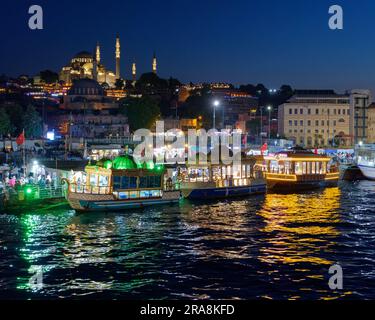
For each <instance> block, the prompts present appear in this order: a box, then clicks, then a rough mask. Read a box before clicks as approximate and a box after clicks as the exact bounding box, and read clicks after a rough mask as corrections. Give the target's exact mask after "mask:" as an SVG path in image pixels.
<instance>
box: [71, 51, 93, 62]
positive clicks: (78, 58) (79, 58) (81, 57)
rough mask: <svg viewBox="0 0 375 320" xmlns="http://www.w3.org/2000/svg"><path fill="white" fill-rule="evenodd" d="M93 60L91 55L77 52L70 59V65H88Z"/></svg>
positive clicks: (85, 52)
mask: <svg viewBox="0 0 375 320" xmlns="http://www.w3.org/2000/svg"><path fill="white" fill-rule="evenodd" d="M93 60H94V58H93V55H92V53H90V52H87V51H81V52H78V53H77V54H76V55H75V56H74V58H73V59H72V63H80V64H82V63H90V62H92V61H93Z"/></svg>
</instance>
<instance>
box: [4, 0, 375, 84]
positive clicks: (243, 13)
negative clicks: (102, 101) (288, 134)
mask: <svg viewBox="0 0 375 320" xmlns="http://www.w3.org/2000/svg"><path fill="white" fill-rule="evenodd" d="M32 4H39V5H41V6H42V7H43V9H44V30H42V31H32V30H30V29H29V28H28V25H27V22H28V18H29V15H28V8H29V6H30V5H32ZM333 4H339V5H342V6H343V9H344V30H343V31H332V30H330V29H329V28H328V19H329V15H328V8H329V6H330V5H333ZM374 16H375V1H373V0H358V1H354V0H346V1H339V0H334V1H333V0H332V1H326V0H269V1H266V0H231V1H228V0H225V1H224V0H189V1H178V0H158V1H156V0H118V1H116V0H106V1H104V0H101V1H97V0H90V1H89V0H76V1H72V0H59V1H57V0H48V1H43V0H33V1H25V0H17V1H15V0H2V1H1V12H0V21H1V22H0V23H1V47H0V48H1V50H0V73H5V74H8V75H12V76H16V75H18V74H21V73H26V74H30V75H31V74H36V73H37V72H39V71H40V70H42V69H46V68H49V69H52V70H55V71H58V70H59V69H60V68H61V67H62V66H63V65H65V64H67V63H68V61H69V60H70V59H71V58H72V56H73V55H74V54H75V53H77V52H79V51H82V50H93V48H94V46H95V44H96V42H97V41H99V42H100V43H101V46H102V62H103V63H104V64H105V65H106V66H107V67H108V68H110V69H112V70H113V69H114V64H115V60H114V44H115V36H116V33H119V35H120V38H121V44H122V61H121V67H122V75H124V73H125V76H126V77H128V78H129V77H130V69H131V62H132V60H133V58H135V59H136V61H137V65H138V73H142V72H148V71H150V69H151V59H152V55H153V51H154V50H155V51H156V53H157V56H158V62H159V73H160V76H162V77H169V76H174V77H176V78H178V79H180V80H181V81H184V82H188V81H193V82H198V81H200V82H203V81H223V82H231V83H234V84H239V83H259V82H261V83H264V84H265V85H266V86H268V87H270V88H271V87H279V86H280V85H282V84H291V85H292V86H293V87H295V88H334V89H337V90H338V91H343V90H345V89H350V88H370V89H375V72H374V71H375V50H374V49H375V24H374V22H373V21H374Z"/></svg>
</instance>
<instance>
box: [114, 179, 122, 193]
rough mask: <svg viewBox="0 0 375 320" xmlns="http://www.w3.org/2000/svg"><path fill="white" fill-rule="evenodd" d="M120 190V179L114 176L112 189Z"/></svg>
mask: <svg viewBox="0 0 375 320" xmlns="http://www.w3.org/2000/svg"><path fill="white" fill-rule="evenodd" d="M120 188H121V177H119V176H114V177H113V189H115V190H116V189H120Z"/></svg>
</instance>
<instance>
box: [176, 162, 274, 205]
mask: <svg viewBox="0 0 375 320" xmlns="http://www.w3.org/2000/svg"><path fill="white" fill-rule="evenodd" d="M178 181H179V182H180V186H181V192H182V195H183V197H185V198H187V199H190V200H206V199H225V198H232V197H244V196H250V195H256V194H264V193H265V192H266V191H267V186H266V180H265V178H264V175H263V172H262V170H261V167H257V165H256V160H255V158H254V157H249V158H243V159H242V160H241V164H231V165H226V164H224V163H223V162H222V161H221V160H220V161H218V164H214V163H212V162H211V161H210V156H208V157H207V163H205V164H186V165H185V166H183V167H179V168H178Z"/></svg>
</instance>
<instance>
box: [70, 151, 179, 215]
mask: <svg viewBox="0 0 375 320" xmlns="http://www.w3.org/2000/svg"><path fill="white" fill-rule="evenodd" d="M68 184H69V187H68V193H67V200H68V202H69V204H70V206H71V207H72V208H73V209H75V210H77V211H111V210H115V211H119V210H124V209H132V208H143V207H147V206H154V205H161V204H171V203H178V202H179V200H180V198H181V192H180V190H179V187H178V185H177V184H174V183H173V182H172V178H171V177H170V176H168V171H167V170H166V169H165V167H164V166H163V165H154V163H153V162H151V163H149V164H146V165H143V166H137V164H136V163H135V161H134V160H133V159H132V158H131V157H130V156H120V157H117V158H115V159H114V160H113V161H111V160H106V161H99V162H98V163H97V164H96V165H94V166H93V165H88V166H86V168H85V171H84V172H76V173H75V174H74V177H73V179H72V181H69V182H68Z"/></svg>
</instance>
